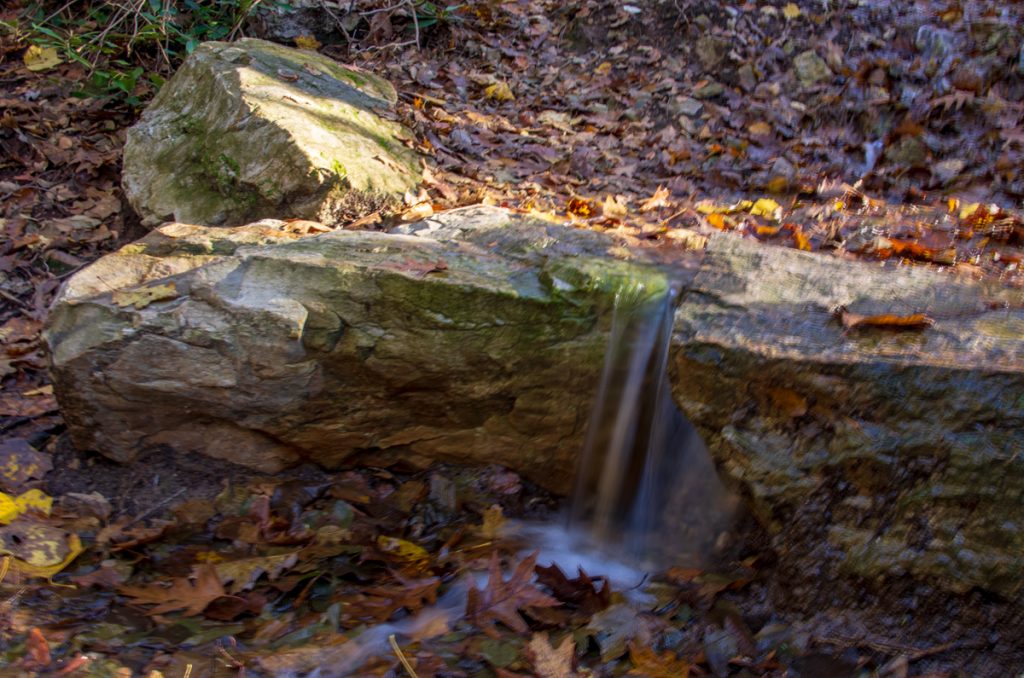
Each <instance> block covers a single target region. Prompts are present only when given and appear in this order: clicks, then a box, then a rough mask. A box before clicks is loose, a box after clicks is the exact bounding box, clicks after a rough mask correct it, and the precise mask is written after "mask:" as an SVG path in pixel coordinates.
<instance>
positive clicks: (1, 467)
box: [0, 438, 53, 492]
mask: <svg viewBox="0 0 1024 678" xmlns="http://www.w3.org/2000/svg"><path fill="white" fill-rule="evenodd" d="M52 468H53V460H52V459H51V458H50V455H48V454H43V453H42V452H39V451H38V450H36V448H34V447H32V446H31V445H29V443H28V441H27V440H24V439H22V438H9V439H7V440H3V441H0V489H3V490H5V491H8V492H13V491H16V490H20V489H21V488H22V486H23V485H24V484H25V483H27V482H28V481H30V480H39V479H41V478H42V477H43V476H44V475H46V474H47V473H48V472H49V471H50V470H51V469H52Z"/></svg>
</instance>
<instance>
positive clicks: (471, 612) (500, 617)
mask: <svg viewBox="0 0 1024 678" xmlns="http://www.w3.org/2000/svg"><path fill="white" fill-rule="evenodd" d="M536 563H537V553H534V554H533V555H531V556H528V557H527V558H524V559H523V560H522V562H520V563H519V565H517V566H516V569H515V571H514V572H513V573H512V576H511V577H510V578H509V580H508V581H505V577H504V576H503V575H502V572H501V561H500V560H499V559H498V553H497V551H495V552H493V553H492V554H491V562H490V566H489V574H488V578H487V586H486V587H484V588H483V589H478V588H476V586H471V587H470V589H469V596H468V597H467V600H466V616H467V617H468V618H469V620H470V621H471V622H473V623H474V624H476V625H477V626H479V627H480V629H481V630H483V632H484V633H486V634H487V635H489V636H491V637H492V638H498V637H499V635H498V632H497V630H496V629H495V624H497V623H498V622H501V623H503V624H505V626H508V627H509V628H510V629H512V630H513V631H518V632H519V633H526V631H528V630H529V627H527V625H526V622H525V621H524V620H523V618H522V617H521V616H520V615H519V610H520V609H521V608H524V607H557V606H559V605H561V603H559V602H558V601H557V600H555V599H554V598H552V597H551V596H549V595H547V594H545V593H542V592H541V591H540V590H539V589H538V588H537V587H536V586H534V584H533V581H532V580H533V568H534V566H535V565H536Z"/></svg>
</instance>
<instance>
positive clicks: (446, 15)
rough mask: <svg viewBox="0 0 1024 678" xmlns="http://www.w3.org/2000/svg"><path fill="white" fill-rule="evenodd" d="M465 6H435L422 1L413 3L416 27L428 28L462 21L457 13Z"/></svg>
mask: <svg viewBox="0 0 1024 678" xmlns="http://www.w3.org/2000/svg"><path fill="white" fill-rule="evenodd" d="M465 6H466V5H465V4H459V5H447V6H444V5H436V4H434V3H433V2H430V0H422V1H421V2H415V3H414V8H415V12H416V25H417V27H418V28H420V29H423V28H429V27H431V26H433V25H435V24H445V23H450V22H459V21H462V17H461V16H459V15H458V14H457V12H458V11H459V10H460V9H462V8H463V7H465Z"/></svg>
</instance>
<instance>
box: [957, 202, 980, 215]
mask: <svg viewBox="0 0 1024 678" xmlns="http://www.w3.org/2000/svg"><path fill="white" fill-rule="evenodd" d="M979 209H981V203H980V202H972V203H968V204H966V205H964V206H963V209H961V210H960V218H961V219H966V218H967V217H969V216H971V215H972V214H974V213H975V212H977V211H978V210H979Z"/></svg>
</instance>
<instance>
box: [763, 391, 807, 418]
mask: <svg viewBox="0 0 1024 678" xmlns="http://www.w3.org/2000/svg"><path fill="white" fill-rule="evenodd" d="M768 397H769V398H770V399H771V401H772V405H774V406H775V408H776V409H777V410H779V411H780V412H782V414H783V415H784V416H786V417H789V418H790V419H795V418H796V417H802V416H804V415H805V414H807V399H806V398H804V397H803V396H802V395H800V394H799V393H797V392H796V391H791V390H790V389H788V388H770V389H768Z"/></svg>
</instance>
